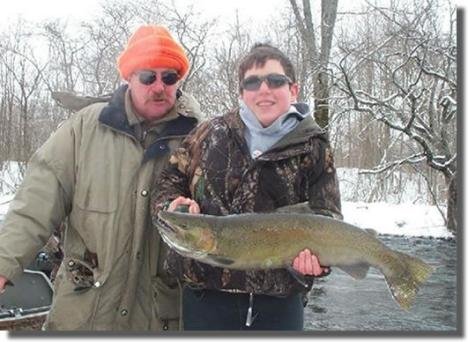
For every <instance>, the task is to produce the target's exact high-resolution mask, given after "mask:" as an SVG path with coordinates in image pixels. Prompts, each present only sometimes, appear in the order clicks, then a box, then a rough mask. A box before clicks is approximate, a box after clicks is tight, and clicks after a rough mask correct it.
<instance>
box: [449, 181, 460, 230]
mask: <svg viewBox="0 0 468 342" xmlns="http://www.w3.org/2000/svg"><path fill="white" fill-rule="evenodd" d="M457 204H458V201H457V173H456V172H455V173H454V175H453V177H452V179H450V182H449V187H448V193H447V229H448V230H449V231H450V232H452V233H454V234H457V231H458V220H457Z"/></svg>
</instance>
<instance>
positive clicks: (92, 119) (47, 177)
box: [0, 86, 199, 330]
mask: <svg viewBox="0 0 468 342" xmlns="http://www.w3.org/2000/svg"><path fill="white" fill-rule="evenodd" d="M178 96H179V97H178V99H177V102H176V107H175V109H174V110H173V111H172V112H171V113H169V114H168V115H167V116H166V117H170V118H172V119H171V120H167V119H164V120H161V121H162V122H160V123H157V124H156V125H155V126H154V127H151V128H150V129H149V134H137V129H136V127H137V126H138V127H141V126H139V125H138V124H137V125H136V126H132V125H130V123H129V120H128V117H129V116H128V112H129V110H131V109H129V108H132V106H131V104H129V102H130V101H129V95H128V91H127V86H123V87H121V88H119V89H118V90H117V91H116V92H115V94H114V95H113V97H112V99H111V100H110V102H109V103H97V104H93V105H90V106H88V107H86V108H84V109H82V110H81V111H79V112H77V113H75V114H73V116H72V117H71V118H70V119H68V120H66V121H65V122H64V123H63V124H62V125H61V126H60V127H59V128H58V130H57V131H56V132H55V133H54V134H53V135H52V136H51V137H50V138H49V139H48V140H47V141H46V142H45V144H44V145H43V146H42V147H41V148H39V149H38V151H37V152H36V153H35V154H34V155H33V156H32V158H31V160H30V162H29V167H28V170H27V172H26V174H25V177H24V181H23V183H22V185H21V187H20V189H19V190H18V192H17V194H16V196H15V198H14V200H13V201H12V202H11V204H10V207H9V212H8V213H7V216H6V218H5V222H4V225H3V229H2V230H1V231H0V274H2V275H4V276H6V277H7V278H8V279H10V280H12V282H13V283H14V281H15V278H16V277H17V276H18V275H19V274H20V273H21V272H22V269H23V268H24V267H26V266H27V265H28V264H29V263H30V262H31V261H32V260H33V258H34V256H35V253H36V252H37V251H38V250H39V249H40V248H41V247H42V246H43V245H44V244H45V243H46V242H47V240H48V238H49V236H50V235H51V234H52V232H53V230H54V228H55V227H58V226H59V225H60V224H61V222H63V221H64V220H65V230H64V241H63V249H64V260H63V262H62V264H61V266H60V268H59V270H58V273H57V276H56V279H55V282H54V297H53V304H52V308H51V310H50V312H49V315H48V318H47V320H46V323H45V329H51V330H168V329H169V330H172V329H178V327H179V301H180V297H179V296H180V289H179V287H178V286H177V283H176V281H175V280H174V279H171V278H170V277H169V276H168V275H167V274H166V273H165V272H163V271H161V267H160V265H161V264H162V258H163V257H164V255H165V249H164V248H163V244H161V243H160V238H159V235H158V234H157V232H156V231H155V230H154V229H153V228H152V227H151V225H150V220H149V198H150V196H149V195H150V181H151V180H152V179H154V178H157V177H158V175H159V173H160V171H161V170H162V168H163V165H165V164H166V163H167V159H168V157H169V155H170V154H169V152H170V151H171V150H174V149H175V147H176V146H178V145H179V143H180V141H181V140H182V138H183V137H184V136H186V134H187V133H188V132H189V131H190V130H191V129H192V128H193V127H194V126H195V124H196V122H197V119H196V118H195V116H196V115H198V112H199V109H198V104H197V103H196V102H194V100H193V99H192V98H190V97H188V96H187V95H186V94H182V93H181V92H179V93H178ZM133 115H134V114H133ZM169 115H170V116H169ZM140 133H141V132H140ZM138 135H140V136H142V139H143V138H144V137H145V136H147V137H149V136H151V139H152V141H147V140H146V141H143V140H142V141H140V140H139V139H138V137H137V136H138ZM143 146H147V148H144V147H143Z"/></svg>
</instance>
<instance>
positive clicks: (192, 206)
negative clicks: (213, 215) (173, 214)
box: [167, 196, 200, 214]
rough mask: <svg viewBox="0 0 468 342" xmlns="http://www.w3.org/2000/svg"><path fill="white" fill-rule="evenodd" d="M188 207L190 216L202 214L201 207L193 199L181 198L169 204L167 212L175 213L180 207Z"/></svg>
mask: <svg viewBox="0 0 468 342" xmlns="http://www.w3.org/2000/svg"><path fill="white" fill-rule="evenodd" d="M181 205H186V206H187V207H188V212H189V213H190V214H200V206H199V205H198V203H197V202H195V201H194V200H193V199H191V198H188V197H183V196H179V197H177V198H176V199H175V200H173V201H172V202H171V204H169V207H168V208H167V211H175V210H176V209H177V207H178V206H181Z"/></svg>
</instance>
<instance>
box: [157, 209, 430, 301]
mask: <svg viewBox="0 0 468 342" xmlns="http://www.w3.org/2000/svg"><path fill="white" fill-rule="evenodd" d="M157 225H158V229H159V232H160V234H161V236H162V238H163V240H164V241H165V242H166V243H167V244H168V245H169V246H170V247H171V248H173V249H174V250H175V251H176V252H178V253H179V254H181V255H183V256H186V257H189V258H193V259H196V260H198V261H201V262H203V263H207V264H210V265H213V266H219V267H225V268H232V269H239V270H250V269H268V268H283V267H284V268H288V267H290V265H291V264H292V261H293V260H294V258H295V257H296V256H297V255H298V254H299V252H300V251H302V250H303V249H305V248H308V249H310V250H311V251H312V252H313V253H314V254H315V255H317V257H318V259H319V261H320V264H321V265H324V266H334V267H338V268H340V269H342V270H343V271H345V272H347V273H348V274H350V275H351V276H353V277H354V278H356V279H362V278H364V277H365V276H366V274H367V271H368V270H369V267H370V266H373V267H375V268H377V269H378V270H380V272H382V274H383V275H384V276H385V279H386V281H387V284H388V286H389V288H390V291H391V293H392V295H393V297H394V298H395V300H396V301H397V302H398V304H399V305H400V306H401V307H402V308H404V309H405V310H408V309H409V308H410V307H411V305H412V303H413V301H414V299H415V297H416V294H417V292H418V289H419V287H420V286H421V284H422V283H423V282H424V281H425V280H426V279H427V278H428V277H429V275H430V274H431V272H432V268H431V267H430V266H429V265H427V264H426V263H425V262H423V261H422V260H420V259H418V258H416V257H413V256H410V255H407V254H405V253H401V252H398V251H394V250H391V249H390V248H388V247H386V246H385V245H384V244H383V243H382V242H380V241H379V240H378V239H377V238H376V234H375V232H371V231H367V230H363V229H360V228H358V227H356V226H353V225H351V224H349V223H346V222H344V221H340V220H335V219H332V218H329V217H326V216H321V215H312V214H285V213H271V214H240V215H229V216H210V215H191V214H186V213H180V212H168V211H161V212H160V213H159V215H158V222H157Z"/></svg>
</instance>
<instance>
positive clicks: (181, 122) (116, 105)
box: [99, 85, 198, 162]
mask: <svg viewBox="0 0 468 342" xmlns="http://www.w3.org/2000/svg"><path fill="white" fill-rule="evenodd" d="M127 89H128V85H123V86H121V87H119V88H118V89H117V90H116V91H115V93H114V94H113V95H112V98H111V100H110V101H109V103H108V104H107V106H105V107H104V108H103V109H102V111H101V114H100V115H99V122H100V123H102V124H103V125H105V126H107V127H109V128H110V129H113V130H114V131H116V132H119V133H122V134H126V135H129V136H131V137H132V138H133V139H135V140H138V139H137V135H136V132H135V127H134V126H132V125H130V123H129V122H128V118H127V114H126V111H125V93H126V92H127ZM181 95H182V92H181V91H180V90H178V93H177V99H178V100H179V98H180V97H181ZM179 114H181V115H178V116H177V117H176V118H175V119H173V120H171V121H169V122H167V124H166V125H165V127H164V130H163V131H162V132H161V138H159V139H157V140H156V141H155V142H154V143H153V144H151V145H150V146H149V147H148V148H147V149H146V150H145V155H144V159H143V162H144V161H147V160H149V159H152V158H155V157H157V156H159V155H163V154H166V153H168V152H169V147H168V140H169V139H170V138H171V137H172V138H173V137H179V136H185V135H187V134H188V133H189V132H190V131H191V130H192V129H193V128H194V127H195V125H196V124H197V123H198V119H197V118H196V117H189V116H184V115H182V114H183V113H179Z"/></svg>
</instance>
